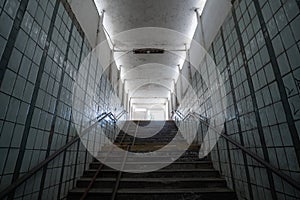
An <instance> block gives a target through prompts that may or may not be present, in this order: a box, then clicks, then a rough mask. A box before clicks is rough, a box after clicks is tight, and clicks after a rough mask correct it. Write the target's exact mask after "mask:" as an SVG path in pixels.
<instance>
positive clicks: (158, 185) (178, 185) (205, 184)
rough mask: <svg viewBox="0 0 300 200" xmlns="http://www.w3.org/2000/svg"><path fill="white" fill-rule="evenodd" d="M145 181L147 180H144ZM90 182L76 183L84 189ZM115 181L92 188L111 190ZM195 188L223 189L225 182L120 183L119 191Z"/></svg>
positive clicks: (97, 184) (101, 183) (102, 182)
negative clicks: (124, 189) (130, 189)
mask: <svg viewBox="0 0 300 200" xmlns="http://www.w3.org/2000/svg"><path fill="white" fill-rule="evenodd" d="M144 180H147V179H144ZM89 183H90V181H81V180H79V181H78V182H77V187H79V188H86V187H88V185H89ZM115 184H116V182H115V181H97V182H95V183H94V185H93V188H113V187H114V186H115ZM195 186H197V187H198V188H199V187H201V188H207V187H225V186H226V182H225V181H176V182H160V181H157V182H145V181H142V182H140V181H135V182H134V181H121V182H120V186H119V188H120V189H123V188H126V189H128V188H136V189H139V188H142V189H143V188H146V187H147V188H156V189H160V188H164V189H166V188H172V189H173V188H193V187H195Z"/></svg>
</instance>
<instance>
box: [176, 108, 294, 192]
mask: <svg viewBox="0 0 300 200" xmlns="http://www.w3.org/2000/svg"><path fill="white" fill-rule="evenodd" d="M174 113H177V111H175V112H174ZM178 116H179V118H180V119H182V120H185V119H187V118H188V117H189V116H193V117H195V118H198V119H199V120H200V121H201V122H202V123H203V124H204V125H206V126H208V127H209V128H211V129H212V130H213V131H215V132H216V133H218V134H220V135H221V136H222V137H223V138H225V139H226V140H227V141H228V142H230V143H231V144H233V145H235V146H236V147H238V148H239V149H240V150H241V151H243V152H244V153H246V154H247V155H248V156H250V157H251V158H253V159H254V160H256V161H257V162H259V163H260V164H262V165H263V166H264V167H266V168H267V169H269V170H271V171H272V172H273V173H274V174H276V175H277V176H279V177H280V178H282V179H283V180H285V181H286V182H287V183H289V184H290V185H291V186H293V187H294V188H296V189H297V190H299V191H300V182H298V181H296V180H295V179H293V178H292V177H290V176H288V175H286V174H285V173H283V172H282V171H280V170H279V169H277V168H276V167H274V166H273V165H272V164H270V163H269V162H267V161H265V160H264V159H263V158H261V157H259V156H258V155H256V154H255V153H253V152H252V151H250V150H249V149H247V148H246V147H244V146H243V145H241V144H239V143H238V142H236V141H235V140H233V139H232V138H230V137H229V136H228V135H226V134H224V133H223V132H221V133H220V132H219V131H218V130H217V129H216V128H215V127H213V126H211V125H210V124H209V123H208V122H207V121H205V120H203V119H202V118H201V117H199V116H201V115H200V114H198V113H195V112H190V113H188V114H187V115H186V116H185V117H182V116H180V115H178Z"/></svg>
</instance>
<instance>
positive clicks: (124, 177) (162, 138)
mask: <svg viewBox="0 0 300 200" xmlns="http://www.w3.org/2000/svg"><path fill="white" fill-rule="evenodd" d="M136 125H137V126H136ZM124 127H126V128H124V129H126V132H127V133H128V134H127V133H124V132H122V131H121V132H120V134H119V135H118V136H117V138H116V140H115V144H117V145H118V146H119V147H120V148H122V149H126V148H127V147H128V145H132V143H134V145H133V146H132V147H131V148H130V151H132V152H153V151H155V150H158V149H160V148H162V147H164V146H165V145H167V144H168V143H169V142H170V141H171V140H172V139H173V138H174V136H175V134H176V133H177V131H178V128H177V126H176V124H175V123H174V122H173V121H160V122H159V121H157V122H152V123H150V121H128V122H126V123H125V125H124ZM136 127H138V128H136ZM157 130H159V131H157ZM155 131H157V133H156V134H155V135H153V136H151V137H148V138H141V137H139V136H142V137H144V136H147V135H152V134H153V132H155ZM134 135H136V137H138V138H136V139H134ZM123 136H124V139H123V140H122V138H123ZM168 150H169V151H170V154H166V155H172V152H173V151H176V146H174V147H170V148H169V149H168ZM198 150H199V146H197V145H194V144H192V145H191V146H190V148H189V149H188V150H187V151H186V152H185V153H184V154H183V155H182V156H181V157H180V158H179V159H178V160H176V161H175V162H173V163H172V164H170V165H168V166H167V167H165V168H163V169H160V170H157V171H153V172H147V173H126V172H122V173H121V177H120V179H119V185H118V187H117V190H116V189H115V191H116V197H115V199H120V200H129V199H130V200H148V199H149V200H169V199H170V200H171V199H172V200H176V199H180V200H185V199H186V200H197V199H199V200H218V199H222V200H235V199H236V195H235V193H234V192H233V191H231V190H230V189H228V187H227V185H226V181H225V179H223V178H221V177H220V174H219V172H218V171H216V170H215V169H214V168H213V165H212V162H211V161H210V159H209V158H205V159H202V160H200V159H199V158H198ZM103 151H108V149H105V148H104V149H103ZM101 153H102V151H101V152H99V154H101ZM109 159H110V162H112V163H113V162H115V163H119V162H122V160H123V158H120V156H119V157H118V155H113V154H112V155H111V157H110V158H109ZM168 159H170V157H167V156H166V158H161V157H157V158H155V157H154V158H152V159H151V160H149V159H148V160H147V159H145V161H141V162H139V163H138V166H140V167H143V165H155V164H157V163H158V162H159V163H161V162H164V161H165V162H168V161H169V160H168ZM136 164H137V163H134V160H133V159H131V158H130V157H127V158H126V162H125V165H124V167H126V168H129V169H130V168H134V167H136V166H137V165H136ZM100 165H102V164H101V163H100V162H99V161H98V160H97V159H94V161H93V162H92V163H90V165H89V169H88V170H86V171H84V174H83V176H82V177H81V178H80V179H79V180H78V181H77V183H76V188H74V189H72V190H70V191H69V194H68V199H70V200H71V199H72V200H73V199H80V198H81V196H82V194H83V193H84V191H85V190H86V188H87V187H88V185H89V183H90V182H91V180H92V178H93V176H94V175H95V173H96V171H97V169H98V168H99V166H100ZM137 170H138V169H137ZM118 175H119V171H117V170H115V169H111V168H110V167H108V166H105V165H103V167H102V169H101V171H100V173H99V174H98V177H97V178H96V180H95V183H94V184H93V186H92V188H91V190H90V191H89V193H88V195H87V197H86V199H112V194H113V191H114V188H115V186H116V183H117V179H118Z"/></svg>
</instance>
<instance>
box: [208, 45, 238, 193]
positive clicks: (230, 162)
mask: <svg viewBox="0 0 300 200" xmlns="http://www.w3.org/2000/svg"><path fill="white" fill-rule="evenodd" d="M211 46H212V52H213V56H214V62H215V63H216V52H215V48H214V44H213V43H212V45H211ZM224 49H226V48H225V47H224ZM220 73H221V72H220ZM217 81H218V85H220V80H219V76H218V75H217ZM219 95H220V97H222V94H221V90H219ZM221 108H222V113H223V115H224V118H225V122H224V133H225V134H226V135H228V134H227V127H226V117H225V113H224V111H225V110H226V108H225V106H224V104H223V101H221ZM224 141H225V143H226V151H227V156H228V162H229V163H228V165H229V170H230V175H231V182H232V189H233V191H235V181H234V174H233V170H232V161H231V155H230V149H229V142H228V141H227V140H224ZM217 144H218V143H217ZM218 153H219V152H218ZM219 162H220V161H219ZM220 163H221V162H220ZM220 168H221V167H220Z"/></svg>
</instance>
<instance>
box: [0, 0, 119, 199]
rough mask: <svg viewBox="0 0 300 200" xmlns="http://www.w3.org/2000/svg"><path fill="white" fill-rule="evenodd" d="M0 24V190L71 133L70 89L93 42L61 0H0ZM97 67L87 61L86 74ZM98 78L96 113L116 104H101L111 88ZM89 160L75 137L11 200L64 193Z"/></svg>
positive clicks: (47, 197) (74, 132) (47, 196)
mask: <svg viewBox="0 0 300 200" xmlns="http://www.w3.org/2000/svg"><path fill="white" fill-rule="evenodd" d="M0 24H1V26H0V58H1V60H0V63H1V71H0V72H1V74H0V80H1V86H0V87H1V89H0V102H1V104H0V190H1V191H2V190H3V189H4V188H5V187H7V186H8V185H10V184H11V183H13V182H14V181H15V180H16V179H18V178H19V177H21V176H22V175H24V174H25V173H26V172H27V171H28V170H29V169H31V168H32V167H34V166H35V165H37V164H38V163H40V162H41V161H43V160H44V159H45V158H46V157H47V156H49V155H51V154H52V153H53V152H55V151H56V150H57V149H59V148H60V147H62V146H63V145H64V144H66V142H67V141H70V140H71V139H72V138H74V137H75V136H76V135H77V132H76V130H75V124H74V122H73V120H71V119H72V109H71V106H72V89H73V88H72V87H73V83H74V80H75V78H76V76H77V71H78V68H79V65H80V62H81V61H82V60H83V58H85V57H86V56H87V55H88V53H89V52H90V51H91V47H90V45H89V43H88V41H87V40H86V38H85V36H84V33H83V31H82V30H81V28H80V26H79V25H78V22H77V21H76V19H75V17H74V15H73V14H72V12H71V10H70V8H69V6H68V4H67V3H66V1H64V0H1V1H0ZM98 65H99V63H98V62H96V63H93V64H92V63H91V64H90V65H89V66H90V70H89V71H90V74H92V73H93V71H95V69H96V68H98V67H99V66H98ZM79 76H80V75H79ZM86 81H87V80H86ZM101 81H102V82H101V83H99V84H98V85H97V87H98V88H99V94H97V98H95V99H94V101H95V102H96V103H95V105H97V106H98V112H99V113H101V112H104V111H109V110H111V108H112V107H113V108H115V107H116V106H118V105H119V104H118V105H110V104H109V103H107V102H108V101H107V99H109V98H111V94H113V92H112V86H111V85H110V82H109V81H108V80H107V78H106V76H103V78H102V79H101ZM86 96H87V95H86V93H84V98H85V97H86ZM86 98H88V97H86ZM91 159H92V157H91V156H90V154H89V153H88V152H87V151H86V149H85V148H84V146H83V145H82V144H81V143H80V142H77V143H75V144H74V145H72V146H71V147H70V148H69V149H68V151H67V152H65V153H62V154H61V155H59V156H58V157H57V158H56V159H54V160H53V161H51V162H50V163H49V164H48V165H47V166H46V167H45V168H44V169H42V170H40V171H39V172H38V173H37V174H35V175H34V176H33V177H32V178H30V179H29V180H28V181H26V182H25V183H24V184H22V185H21V186H20V187H18V189H17V190H16V191H15V192H14V194H12V195H10V196H9V199H12V198H14V199H38V198H42V199H59V198H62V197H64V196H65V195H66V193H67V191H68V190H69V189H70V188H72V187H73V186H74V183H75V179H76V178H78V177H79V176H81V175H82V172H83V170H84V169H85V167H86V166H87V163H88V162H90V161H91Z"/></svg>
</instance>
